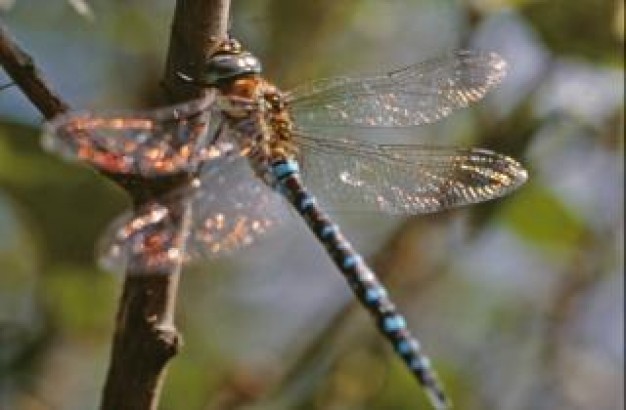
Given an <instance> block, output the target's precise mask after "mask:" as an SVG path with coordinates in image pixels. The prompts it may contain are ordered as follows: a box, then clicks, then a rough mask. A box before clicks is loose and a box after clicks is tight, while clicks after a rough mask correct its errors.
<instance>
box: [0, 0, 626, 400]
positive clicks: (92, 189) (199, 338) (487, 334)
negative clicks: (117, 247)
mask: <svg viewBox="0 0 626 410" xmlns="http://www.w3.org/2000/svg"><path fill="white" fill-rule="evenodd" d="M173 3H174V2H172V1H167V0H159V1H153V2H150V6H148V7H149V10H146V4H147V3H146V2H144V1H113V2H112V1H105V0H54V1H47V2H41V1H40V0H16V1H0V10H2V14H3V15H2V17H3V22H5V23H6V24H7V25H8V27H9V29H10V30H11V31H12V32H13V34H14V35H15V36H16V37H17V39H18V40H19V42H20V44H21V45H22V46H23V47H24V48H26V49H27V50H28V51H29V52H31V53H32V55H33V56H34V57H35V60H36V62H37V63H38V64H39V65H40V66H41V67H42V69H43V71H44V72H45V73H46V74H47V76H48V77H49V78H50V79H51V82H52V84H53V86H54V88H56V89H57V90H58V91H59V92H60V93H61V94H62V95H63V96H64V97H65V98H66V99H67V100H68V101H70V102H71V103H72V105H74V106H76V107H89V108H94V107H95V108H122V107H146V106H152V105H154V104H155V101H158V100H159V94H160V87H159V81H160V76H161V75H162V73H163V63H164V59H165V51H166V47H167V43H168V36H169V34H170V33H169V27H170V19H171V14H172V11H173ZM232 16H233V18H232V31H233V33H234V35H235V36H237V37H239V38H240V39H241V40H242V41H243V43H244V44H246V45H247V46H248V47H249V48H250V49H251V50H252V51H254V52H255V53H257V54H259V56H260V57H261V58H262V61H263V64H264V67H265V69H266V72H267V73H268V76H269V77H271V78H272V79H275V80H276V82H277V83H279V84H289V85H295V84H297V83H298V82H300V81H303V80H306V79H309V78H313V77H315V76H318V75H336V74H342V73H343V72H347V73H355V72H367V73H371V72H377V71H380V70H387V69H392V68H394V67H397V66H401V65H402V64H408V63H411V62H413V61H416V60H420V59H424V58H427V57H428V56H432V55H437V54H440V53H442V52H444V51H445V50H447V49H450V48H457V47H459V46H460V45H461V46H463V47H480V48H486V49H493V50H495V51H498V52H500V53H501V54H503V55H504V56H505V57H506V58H507V59H508V60H509V63H510V68H511V69H510V75H509V79H508V80H507V81H506V82H505V83H504V84H503V86H502V87H501V88H500V89H499V90H498V91H496V92H495V93H494V94H495V95H494V96H493V98H490V99H487V101H485V102H484V103H481V104H479V105H478V106H477V107H476V108H475V109H472V110H467V111H465V112H464V113H459V114H458V115H455V116H453V117H452V118H450V119H449V120H446V121H445V122H443V123H441V124H437V125H435V126H431V127H420V129H418V130H411V135H410V137H411V138H413V137H416V136H417V137H425V138H428V139H427V140H428V141H437V142H440V141H441V142H444V143H445V142H448V141H464V142H466V143H469V144H472V145H477V146H483V147H485V148H490V149H494V150H496V151H500V152H504V153H506V154H509V155H511V156H513V157H515V158H519V159H520V160H522V162H523V163H524V164H525V165H527V166H528V168H529V170H530V180H529V183H528V184H527V185H526V186H524V187H522V188H521V189H520V190H519V191H518V192H515V193H514V194H512V195H510V196H508V197H507V198H504V199H501V200H498V201H493V202H491V203H489V204H483V205H480V206H475V207H471V208H469V209H467V210H459V211H455V212H449V213H447V214H444V215H432V216H427V217H422V218H419V223H417V221H412V222H410V223H402V224H401V225H402V226H401V227H397V226H396V225H397V223H398V220H397V219H393V218H389V219H390V222H379V219H377V218H361V219H358V218H355V219H354V220H355V221H358V222H356V223H347V225H346V227H345V230H346V233H347V235H348V236H349V237H351V238H353V239H356V241H361V242H363V243H365V244H366V245H367V247H368V248H369V249H382V250H383V251H382V252H384V253H383V254H380V255H378V256H377V257H376V260H377V261H380V263H378V264H377V265H378V268H379V270H380V272H381V273H383V274H385V280H386V281H388V282H389V283H390V285H391V287H392V289H391V290H392V291H393V293H394V295H396V296H399V298H398V299H399V300H398V304H399V305H401V307H402V308H403V310H405V311H406V312H407V316H408V319H409V321H410V322H411V327H412V328H415V330H416V331H417V334H418V336H419V337H420V339H421V341H422V343H423V345H424V347H425V349H426V350H427V352H428V353H429V354H431V355H432V356H433V359H434V362H435V366H436V368H437V369H438V370H439V373H440V374H441V376H442V378H443V379H444V381H445V382H446V385H447V387H448V389H449V391H450V394H451V396H452V397H453V399H454V401H455V402H456V403H457V408H462V409H464V410H471V409H480V410H485V409H506V410H527V409H544V408H545V409H550V410H571V409H576V408H592V407H593V408H594V410H615V409H617V408H623V398H620V397H619V396H620V395H622V396H623V386H622V384H623V383H622V382H623V363H624V356H623V336H622V334H623V309H622V304H623V292H621V293H620V292H617V291H616V290H615V289H616V286H622V287H623V276H622V272H621V271H622V269H623V250H622V249H621V247H622V246H623V228H622V224H623V215H622V211H623V147H624V139H623V132H624V116H623V113H622V112H623V109H624V104H623V85H624V82H623V67H624V53H623V46H624V4H623V2H621V1H613V0H601V1H596V0H554V1H540V0H463V1H445V2H442V1H435V0H420V1H410V0H385V1H382V0H344V1H331V0H323V1H315V2H311V1H291V0H237V1H234V2H233V13H232ZM581 73H582V74H581ZM7 82H8V79H7V77H6V76H0V84H5V83H7ZM615 90H621V91H620V92H621V101H615V98H616V97H615V95H616V91H615ZM555 118H556V119H558V120H555ZM40 121H41V118H40V116H39V115H38V113H37V112H35V110H34V108H33V107H32V106H31V105H30V103H29V102H28V101H27V100H26V99H24V97H23V96H22V95H21V94H20V92H19V90H18V89H16V88H15V87H12V88H8V89H3V90H1V91H0V409H2V410H4V409H5V408H6V409H18V410H22V409H23V410H31V409H40V408H42V409H46V408H62V409H76V410H84V409H85V408H94V407H96V403H97V401H98V397H99V395H100V389H101V383H102V381H103V380H104V375H105V372H106V366H107V360H108V352H109V343H110V339H111V332H112V326H113V322H114V316H115V309H116V306H115V304H116V299H117V294H118V292H119V288H120V281H119V280H118V279H117V278H116V277H115V276H110V275H105V274H103V273H102V272H101V271H99V270H98V269H97V268H96V264H95V255H94V246H95V244H96V243H97V241H98V238H99V235H100V234H101V232H102V231H103V229H104V228H105V227H106V226H107V225H108V224H109V223H110V221H111V220H112V219H113V218H115V216H116V215H118V214H119V213H120V212H121V211H122V210H123V209H125V207H127V206H128V200H127V198H125V196H124V194H123V192H122V191H121V190H119V189H117V188H116V187H114V186H113V185H112V184H110V183H109V182H108V181H106V180H105V179H104V178H101V177H100V176H99V175H97V173H95V172H94V171H92V170H89V169H87V168H86V167H83V166H81V165H78V164H71V163H66V162H63V161H61V160H59V159H58V158H56V157H53V156H51V155H49V154H47V153H45V152H43V151H42V149H41V148H40V145H39V133H40ZM555 124H556V125H555ZM413 134H416V135H413ZM400 137H404V135H400ZM345 219H346V220H347V221H348V222H350V221H351V220H350V218H345ZM383 219H384V218H382V219H380V221H382V220H383ZM290 229H291V230H293V231H294V233H298V232H300V233H302V232H304V231H303V229H302V227H301V226H299V225H298V226H295V225H294V226H291V225H290ZM278 236H280V235H278ZM285 237H287V238H289V239H290V238H291V236H287V235H285ZM298 238H299V239H298V240H285V241H284V242H283V243H277V244H276V245H275V246H274V247H273V248H269V249H270V251H269V252H268V253H267V254H263V253H259V252H256V253H255V252H253V251H250V252H242V254H241V255H237V257H236V258H233V259H232V260H227V261H221V262H220V263H219V264H217V265H215V264H213V265H210V266H211V268H210V269H207V270H211V271H212V272H211V273H212V274H211V275H201V274H198V272H196V271H192V272H190V273H189V275H188V276H185V278H184V280H183V283H182V288H181V290H180V312H179V320H178V325H179V326H180V328H181V330H182V332H183V334H184V338H185V348H184V349H183V352H182V353H181V355H180V356H179V357H177V358H175V359H174V360H173V362H172V364H171V368H170V372H169V375H168V379H167V382H166V385H165V386H164V396H163V400H162V406H161V408H162V409H164V410H169V409H171V410H178V409H181V408H185V409H198V410H200V409H201V410H225V409H235V408H246V409H255V410H261V409H267V410H283V409H284V410H294V409H302V410H309V409H311V410H313V409H324V410H333V409H341V410H349V409H366V410H369V409H372V410H392V409H398V410H404V409H408V408H422V407H424V405H425V404H424V403H425V402H424V397H423V395H422V394H421V393H419V392H417V388H416V387H415V384H414V381H413V380H412V378H411V377H410V375H408V374H407V372H406V371H405V369H404V368H403V367H402V365H401V364H400V363H399V362H398V361H397V360H396V359H395V358H394V357H393V355H392V353H391V352H390V349H387V347H386V346H385V345H384V343H383V342H382V341H381V339H380V338H379V337H378V335H377V334H376V333H375V331H374V330H373V329H371V326H370V324H369V322H368V321H367V320H366V317H365V314H364V313H363V312H360V311H359V310H357V309H354V310H350V309H348V310H346V306H348V304H347V303H346V300H348V299H347V296H348V295H347V292H346V291H345V289H344V285H343V283H342V282H341V279H340V278H336V276H337V275H336V274H335V272H334V268H332V267H331V266H330V265H329V264H326V265H324V263H327V261H326V257H325V256H324V255H323V254H322V253H321V251H320V250H319V249H318V248H319V245H318V244H316V243H314V242H313V241H312V240H311V239H310V236H309V235H308V234H306V233H303V234H302V235H300V236H299V237H298ZM385 238H387V245H383V242H384V240H385ZM370 242H371V243H370ZM418 251H419V254H418ZM307 258H308V259H307ZM200 270H201V269H200ZM245 270H251V271H253V274H250V273H246V272H244V271H245ZM394 275H399V276H401V277H397V278H396V277H394ZM342 292H343V293H342ZM620 327H621V328H620ZM620 330H621V331H620ZM572 352H575V354H573V353H572ZM307 353H309V354H307ZM579 357H580V358H581V359H580V361H581V363H582V362H584V363H588V361H589V360H590V358H593V359H594V363H596V364H597V365H596V366H595V367H594V366H580V365H579V366H574V365H572V363H576V361H577V360H576V359H577V358H579ZM592 367H593V368H592ZM567 369H574V370H575V371H568V370H567ZM600 393H601V394H600ZM598 397H600V398H599V399H598ZM590 398H594V400H595V401H593V404H592V405H589V403H590V400H591V399H590Z"/></svg>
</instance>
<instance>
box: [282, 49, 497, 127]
mask: <svg viewBox="0 0 626 410" xmlns="http://www.w3.org/2000/svg"><path fill="white" fill-rule="evenodd" d="M505 74H506V62H505V61H504V60H503V59H502V58H501V57H500V56H498V55H497V54H495V53H482V52H477V51H457V52H454V53H451V54H449V55H447V56H444V57H442V58H438V59H433V60H429V61H426V62H423V63H419V64H415V65H412V66H409V67H406V68H404V69H402V70H398V71H393V72H391V73H388V74H386V75H379V76H373V77H354V78H351V77H337V78H329V79H324V80H320V81H315V82H312V83H310V84H307V85H304V86H301V87H298V88H296V89H294V90H293V91H292V92H291V93H290V94H289V100H290V108H291V113H292V115H293V117H294V120H295V123H296V124H297V126H298V127H299V128H300V129H302V130H307V131H308V130H312V129H316V128H321V127H350V126H352V127H411V126H416V125H420V124H425V123H432V122H435V121H437V120H439V119H441V118H443V117H446V116H447V115H449V114H450V113H451V112H452V111H454V110H455V109H458V108H461V107H466V106H468V105H469V104H471V103H472V102H475V101H478V100H480V99H481V98H483V96H484V95H485V94H486V93H487V91H489V90H490V89H491V88H493V87H494V86H495V85H497V84H498V83H500V82H501V81H502V79H503V78H504V76H505Z"/></svg>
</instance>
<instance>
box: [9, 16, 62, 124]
mask: <svg viewBox="0 0 626 410" xmlns="http://www.w3.org/2000/svg"><path fill="white" fill-rule="evenodd" d="M0 64H2V67H4V69H5V70H6V72H7V74H8V75H9V77H11V79H12V80H13V82H15V84H16V85H17V86H18V87H19V88H20V89H21V90H22V92H23V93H24V95H26V97H28V99H29V100H30V101H31V102H32V103H33V105H34V106H35V107H37V109H38V110H39V111H40V112H41V113H42V114H43V116H44V117H46V119H52V118H53V117H54V116H56V115H59V114H61V113H63V112H66V111H67V110H68V109H69V105H68V104H67V103H66V102H65V101H63V100H62V99H61V97H60V96H59V95H58V94H57V93H56V92H54V91H53V90H52V88H51V87H50V86H49V85H48V83H47V82H46V81H45V79H44V78H43V75H42V73H41V72H40V71H39V70H38V69H37V67H36V66H35V62H34V60H33V58H32V57H31V56H29V55H28V54H27V53H26V52H25V51H23V50H22V49H21V48H20V47H19V46H18V45H17V43H15V41H14V40H13V39H12V38H11V35H10V34H9V32H8V30H7V29H6V28H5V26H4V24H2V22H0Z"/></svg>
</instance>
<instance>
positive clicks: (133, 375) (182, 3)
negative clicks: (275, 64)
mask: <svg viewBox="0 0 626 410" xmlns="http://www.w3.org/2000/svg"><path fill="white" fill-rule="evenodd" d="M229 8H230V0H179V1H178V3H177V7H176V14H175V17H174V22H173V25H172V38H171V44H170V50H169V53H168V59H167V66H166V75H165V79H164V85H165V88H166V90H167V91H168V93H169V95H170V97H171V98H170V99H171V100H177V101H179V100H185V99H189V98H194V97H197V96H198V95H199V94H201V93H202V90H198V89H195V88H193V87H190V86H189V85H187V84H184V83H183V82H181V81H180V80H179V76H178V74H177V73H178V72H181V71H182V72H185V71H186V72H189V71H190V70H189V68H190V67H191V68H194V67H195V69H196V70H197V69H198V68H199V67H200V66H201V65H202V63H203V62H204V61H205V59H206V58H207V57H208V55H210V54H211V52H212V50H213V49H214V47H215V45H216V44H217V43H218V42H219V41H220V39H221V38H223V37H225V36H226V29H227V24H228V12H229ZM0 63H1V64H2V66H3V67H4V68H5V70H6V71H7V73H8V74H9V76H10V77H11V78H12V80H13V81H14V82H15V84H16V85H17V86H18V87H19V88H20V89H21V90H22V91H23V92H24V94H25V95H26V96H27V97H28V98H29V99H30V100H31V102H32V103H33V104H34V105H35V106H36V107H37V108H38V109H39V111H40V112H41V113H42V114H43V115H44V117H45V118H46V119H51V118H53V117H55V116H56V115H58V114H61V113H63V112H66V111H67V110H68V109H69V105H68V104H67V103H65V102H64V101H63V100H62V99H61V98H60V97H59V96H58V95H57V94H56V93H55V92H54V91H53V90H52V88H51V87H50V86H48V85H47V83H46V81H45V80H44V79H43V75H42V74H41V72H40V71H39V70H38V69H37V68H36V66H35V64H34V61H33V59H32V58H31V57H30V56H29V55H28V54H26V53H25V52H24V51H23V50H21V49H20V48H19V47H18V46H17V45H16V44H15V42H14V41H13V40H12V39H11V37H10V35H9V34H8V31H7V30H6V29H5V28H4V26H2V24H1V23H0ZM191 71H193V70H191ZM106 176H107V177H109V178H112V179H113V180H115V181H116V182H118V183H120V184H121V185H122V186H123V187H125V188H126V189H127V191H128V193H129V194H130V196H131V197H132V199H133V202H134V203H135V205H136V206H141V203H142V202H143V201H145V200H146V198H145V197H144V195H145V192H150V191H152V192H156V191H158V190H159V186H161V185H162V184H163V183H164V181H163V180H160V179H157V178H155V179H142V180H137V178H129V177H124V176H120V175H106ZM130 180H132V181H130ZM166 182H167V181H166ZM133 186H135V187H138V188H137V189H134V188H133ZM170 211H171V212H172V214H173V217H174V219H176V222H178V223H179V226H180V227H181V231H180V235H184V234H185V232H186V229H187V226H186V225H187V224H188V222H189V220H190V210H189V207H188V204H187V203H180V204H178V206H176V205H174V206H173V209H170ZM127 273H128V275H127V279H126V281H125V282H124V289H123V292H122V297H121V299H120V304H119V310H118V315H117V320H116V330H115V336H114V340H113V348H112V352H111V363H110V368H109V371H108V374H107V380H106V384H105V388H104V391H103V397H102V403H101V408H102V409H103V410H125V409H128V410H131V409H132V410H143V409H156V408H157V405H158V401H159V396H160V387H161V385H162V383H163V380H164V376H165V368H166V364H167V362H168V361H169V359H170V358H172V357H173V356H174V355H175V354H176V352H177V351H178V349H179V347H180V340H181V339H180V335H179V334H178V331H177V330H176V328H175V326H174V312H175V306H176V293H177V290H178V282H179V277H180V266H175V267H173V269H172V272H168V273H169V274H168V275H160V276H154V275H152V276H148V275H136V274H137V273H138V272H130V271H129V272H127Z"/></svg>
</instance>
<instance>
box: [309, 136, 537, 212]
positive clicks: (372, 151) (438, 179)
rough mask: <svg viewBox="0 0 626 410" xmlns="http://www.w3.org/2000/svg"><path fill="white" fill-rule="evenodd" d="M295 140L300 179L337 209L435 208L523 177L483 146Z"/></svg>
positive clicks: (500, 191) (490, 194) (492, 192)
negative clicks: (454, 146)
mask: <svg viewBox="0 0 626 410" xmlns="http://www.w3.org/2000/svg"><path fill="white" fill-rule="evenodd" d="M300 139H301V145H302V147H301V156H302V158H301V160H300V161H301V163H302V168H303V170H302V172H303V178H304V182H305V184H307V185H308V186H309V187H310V188H311V190H312V191H313V192H315V193H316V195H318V196H319V197H320V199H321V200H322V202H324V204H325V205H326V206H329V207H331V208H334V209H336V210H346V211H350V212H359V211H383V212H387V213H393V214H422V213H429V212H437V211H440V210H443V209H448V208H452V207H457V206H462V205H467V204H472V203H476V202H482V201H487V200H489V199H493V198H497V197H500V196H503V195H506V194H507V193H508V192H510V191H512V190H514V189H516V188H517V187H519V186H520V185H521V184H523V183H524V182H525V181H526V178H527V173H526V170H525V169H524V168H523V167H522V166H521V165H520V164H519V163H518V162H516V161H515V160H513V159H511V158H509V157H506V156H504V155H501V154H498V153H495V152H491V151H487V150H482V149H458V148H444V147H433V146H421V145H374V144H365V143H355V142H354V141H345V140H336V141H332V140H327V139H317V138H311V137H302V136H301V137H300Z"/></svg>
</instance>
